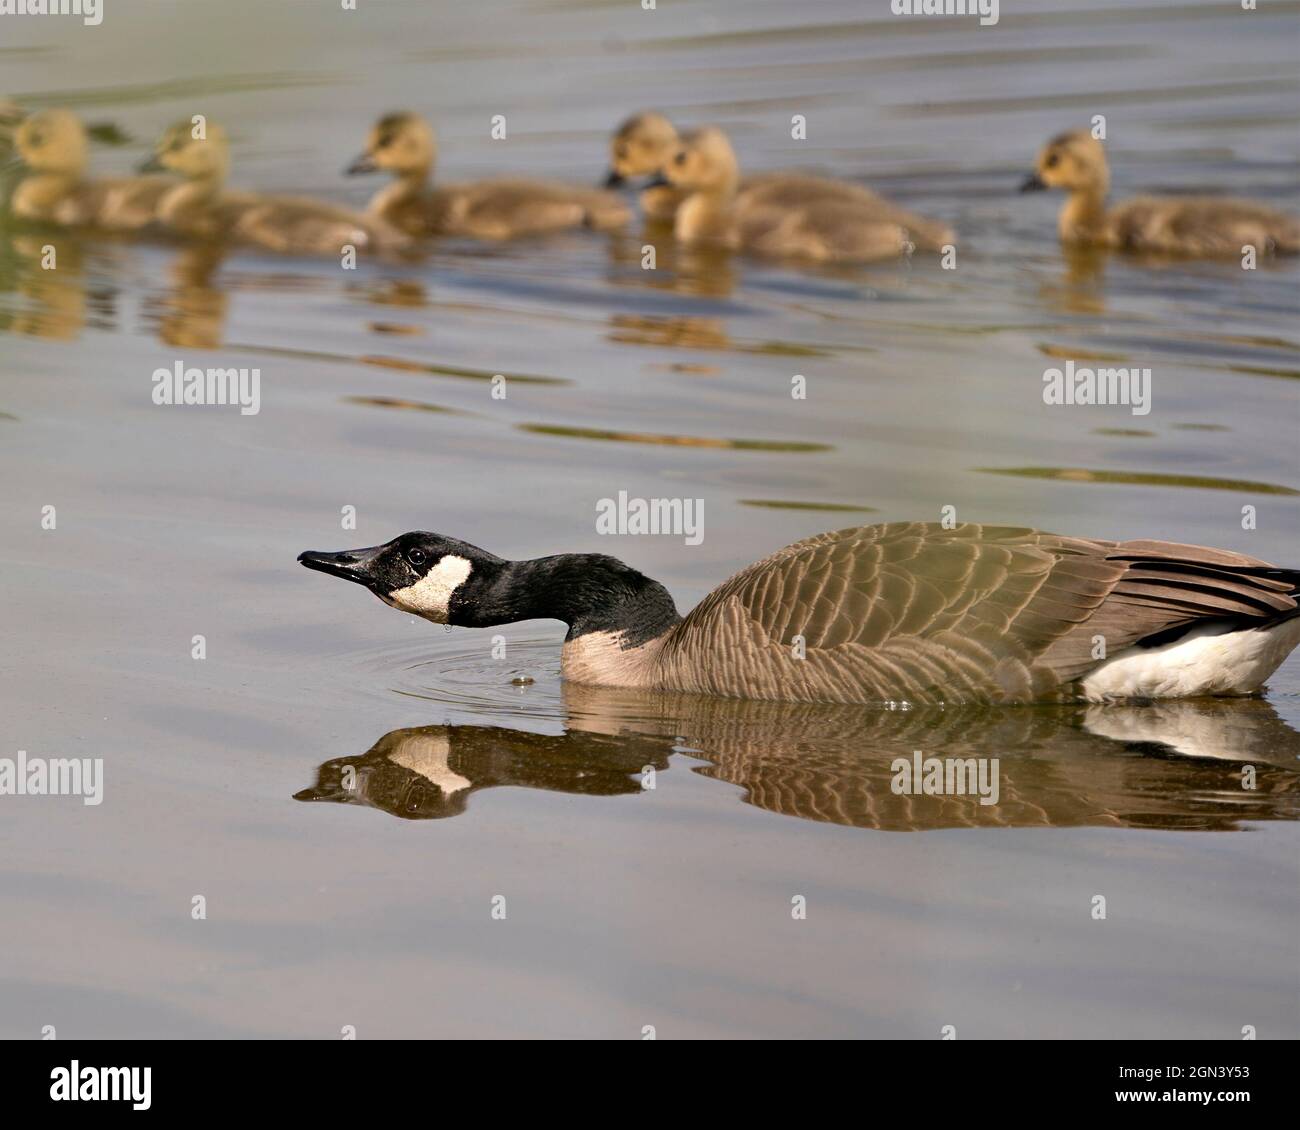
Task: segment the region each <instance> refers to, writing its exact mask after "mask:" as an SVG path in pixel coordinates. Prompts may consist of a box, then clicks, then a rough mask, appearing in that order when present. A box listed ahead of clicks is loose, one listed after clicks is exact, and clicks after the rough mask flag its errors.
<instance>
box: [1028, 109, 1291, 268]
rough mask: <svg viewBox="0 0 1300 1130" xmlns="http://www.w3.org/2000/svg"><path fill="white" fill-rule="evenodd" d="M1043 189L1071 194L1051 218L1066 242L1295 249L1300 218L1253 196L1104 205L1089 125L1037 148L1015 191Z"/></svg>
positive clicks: (1102, 164)
mask: <svg viewBox="0 0 1300 1130" xmlns="http://www.w3.org/2000/svg"><path fill="white" fill-rule="evenodd" d="M1045 188H1062V189H1064V190H1065V191H1066V192H1067V193H1069V196H1068V198H1067V199H1066V201H1065V204H1064V205H1063V206H1062V208H1061V214H1060V217H1059V219H1058V221H1057V229H1058V231H1059V233H1060V237H1061V240H1062V242H1064V243H1085V244H1096V245H1099V246H1103V247H1117V248H1124V249H1126V250H1130V251H1146V252H1155V253H1160V254H1165V255H1187V256H1201V257H1211V256H1226V255H1240V254H1241V253H1242V248H1243V247H1247V246H1250V247H1254V248H1255V249H1256V250H1257V251H1258V252H1259V253H1260V254H1264V255H1266V254H1273V253H1276V254H1295V253H1297V252H1300V221H1297V220H1296V219H1295V218H1294V217H1291V216H1288V215H1286V214H1285V213H1283V212H1279V211H1277V210H1276V209H1274V208H1269V207H1267V206H1265V205H1263V204H1256V203H1255V202H1254V201H1251V200H1235V199H1232V198H1229V197H1218V196H1138V197H1135V198H1134V199H1132V200H1127V201H1125V202H1124V203H1123V204H1119V205H1116V206H1115V207H1114V208H1107V207H1106V194H1107V193H1108V192H1109V191H1110V169H1109V167H1108V165H1107V163H1106V152H1105V150H1104V148H1103V147H1102V144H1101V142H1100V141H1098V140H1097V139H1096V138H1095V137H1093V136H1092V134H1091V133H1089V132H1088V131H1087V130H1074V131H1072V132H1070V133H1063V134H1061V135H1060V136H1058V137H1054V138H1052V140H1051V141H1049V142H1048V143H1047V144H1046V145H1045V146H1043V148H1042V150H1041V152H1040V153H1039V154H1038V160H1037V161H1036V162H1035V166H1034V172H1033V173H1032V174H1031V175H1030V176H1029V177H1028V179H1026V181H1025V182H1024V184H1023V185H1021V191H1022V192H1029V191H1032V190H1034V189H1045Z"/></svg>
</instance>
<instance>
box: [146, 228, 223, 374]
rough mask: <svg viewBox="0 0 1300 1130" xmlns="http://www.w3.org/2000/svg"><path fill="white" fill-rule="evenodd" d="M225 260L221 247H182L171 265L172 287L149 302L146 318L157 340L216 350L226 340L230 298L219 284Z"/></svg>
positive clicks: (205, 245) (179, 345) (202, 245)
mask: <svg viewBox="0 0 1300 1130" xmlns="http://www.w3.org/2000/svg"><path fill="white" fill-rule="evenodd" d="M225 257H226V249H225V248H224V247H223V246H221V245H220V244H196V245H194V246H192V247H183V248H181V249H180V250H179V252H178V253H177V256H176V259H175V260H174V261H173V262H172V264H171V267H170V270H169V275H170V280H171V287H170V289H169V290H167V291H166V292H165V293H163V294H162V295H160V296H158V297H157V298H154V299H152V300H150V301H148V302H146V305H145V310H146V316H147V317H148V318H149V319H150V320H151V321H152V322H153V323H154V324H155V326H156V332H157V334H158V340H159V341H161V342H163V343H164V344H166V345H172V346H176V347H177V348H180V349H216V348H217V347H218V346H220V345H221V344H222V342H223V341H224V340H225V328H226V312H227V310H228V309H229V306H230V298H229V296H228V295H227V294H226V292H225V290H224V289H222V287H221V286H220V285H219V284H218V281H217V271H218V269H219V268H220V267H221V264H222V261H223V260H224V259H225Z"/></svg>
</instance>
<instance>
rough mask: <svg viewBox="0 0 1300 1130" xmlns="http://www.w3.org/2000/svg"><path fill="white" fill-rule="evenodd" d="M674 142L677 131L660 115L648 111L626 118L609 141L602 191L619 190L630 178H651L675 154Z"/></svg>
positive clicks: (676, 138) (675, 145)
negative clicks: (606, 189) (605, 174)
mask: <svg viewBox="0 0 1300 1130" xmlns="http://www.w3.org/2000/svg"><path fill="white" fill-rule="evenodd" d="M677 142H678V137H677V130H676V129H675V128H674V127H673V123H672V122H670V121H669V120H668V119H667V118H665V117H664V116H663V115H662V114H656V113H655V112H654V111H653V110H651V111H647V112H646V113H643V114H635V115H633V116H632V117H630V118H628V120H627V121H625V122H624V123H623V124H622V125H621V126H619V127H618V129H617V130H616V131H615V132H614V136H613V138H612V139H611V140H610V146H609V149H610V154H609V175H608V176H607V177H606V178H605V187H606V188H620V187H622V186H623V185H624V184H626V183H627V181H628V178H629V177H648V176H653V175H654V174H655V173H657V172H659V170H660V169H662V168H663V167H664V165H665V163H666V162H667V161H668V159H669V158H670V157H671V156H672V155H673V153H674V152H675V151H676V149H677Z"/></svg>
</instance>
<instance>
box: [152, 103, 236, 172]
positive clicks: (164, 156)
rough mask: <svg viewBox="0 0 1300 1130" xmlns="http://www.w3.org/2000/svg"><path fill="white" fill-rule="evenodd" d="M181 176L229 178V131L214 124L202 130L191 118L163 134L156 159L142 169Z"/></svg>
mask: <svg viewBox="0 0 1300 1130" xmlns="http://www.w3.org/2000/svg"><path fill="white" fill-rule="evenodd" d="M161 170H166V171H167V172H172V173H178V174H179V175H180V176H182V177H184V178H185V179H186V180H215V181H218V182H221V181H224V180H225V179H226V174H227V173H228V172H229V171H230V143H229V141H228V140H227V138H226V131H225V130H224V129H222V128H221V126H219V125H216V124H214V123H212V122H205V123H204V124H203V126H202V127H201V128H200V127H199V126H198V125H196V124H194V123H193V122H192V121H191V119H189V118H186V119H184V120H183V121H179V122H177V123H176V124H175V125H173V126H171V127H169V128H168V129H167V130H165V131H164V132H163V135H162V136H161V137H160V138H159V139H158V143H157V144H156V145H155V146H154V150H153V156H152V157H151V158H150V159H149V160H147V161H145V162H144V163H143V164H142V165H141V166H140V171H141V172H158V171H161Z"/></svg>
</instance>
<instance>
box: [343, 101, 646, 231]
mask: <svg viewBox="0 0 1300 1130" xmlns="http://www.w3.org/2000/svg"><path fill="white" fill-rule="evenodd" d="M437 159H438V144H437V139H436V137H435V136H434V132H433V128H432V127H431V126H430V125H429V123H428V122H426V121H425V120H424V119H423V118H421V117H420V116H419V115H418V114H412V113H397V114H388V115H386V116H385V117H383V118H381V119H380V120H379V121H378V122H376V123H375V125H374V126H373V127H372V129H371V130H370V135H369V137H368V138H367V140H366V149H365V152H364V153H363V154H362V155H361V156H360V157H358V158H357V160H356V161H354V162H353V163H352V165H351V166H349V168H348V172H349V173H350V174H357V173H371V172H378V171H381V170H382V171H384V172H389V173H392V174H393V176H394V180H393V182H392V183H391V184H389V185H388V186H386V187H385V188H382V189H380V190H379V192H377V193H376V194H375V196H374V197H373V198H372V199H371V201H370V206H369V208H368V209H367V215H369V216H370V217H372V218H375V219H381V220H383V221H385V222H387V223H390V224H392V225H394V226H395V227H397V228H399V229H400V230H401V231H403V232H406V233H407V234H409V235H417V236H423V235H463V236H471V237H473V238H476V239H492V240H502V239H514V238H517V237H520V236H534V235H544V234H546V233H549V232H556V231H562V230H564V229H567V228H578V227H588V228H596V229H599V230H612V229H616V228H621V227H623V226H624V225H625V224H626V223H627V221H628V220H629V219H630V218H631V217H630V213H629V210H628V208H627V206H626V205H625V204H624V203H623V202H622V201H621V200H619V198H618V197H617V196H616V195H614V194H613V193H611V192H605V191H602V190H600V189H594V188H582V187H579V186H574V185H567V184H561V183H557V182H555V181H545V180H525V179H521V178H508V179H506V178H503V179H497V180H487V181H478V182H475V183H470V184H451V185H442V184H435V185H431V184H430V179H431V177H432V175H433V170H434V166H435V165H436V163H437Z"/></svg>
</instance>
